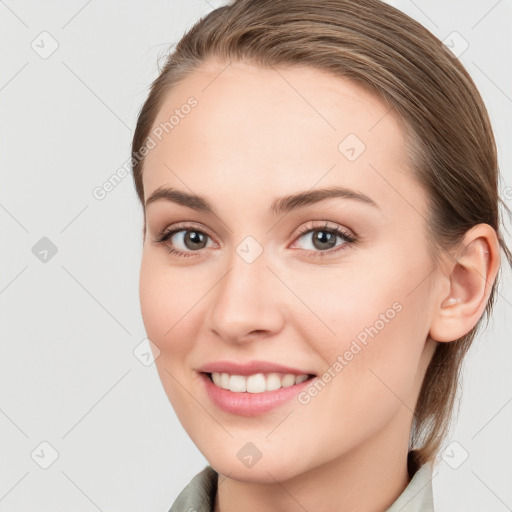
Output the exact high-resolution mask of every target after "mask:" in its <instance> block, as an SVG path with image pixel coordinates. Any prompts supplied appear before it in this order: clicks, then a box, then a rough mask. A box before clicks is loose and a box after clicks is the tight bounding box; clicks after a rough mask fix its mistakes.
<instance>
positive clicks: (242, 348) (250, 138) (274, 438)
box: [140, 62, 499, 512]
mask: <svg viewBox="0 0 512 512" xmlns="http://www.w3.org/2000/svg"><path fill="white" fill-rule="evenodd" d="M190 96H194V97H195V98H197V100H198V105H197V106H196V107H195V108H194V109H193V110H192V111H191V113H190V114H189V115H188V116H186V117H185V118H184V119H181V120H180V123H179V124H178V125H177V126H175V127H174V129H173V130H172V131H170V132H169V134H168V135H167V136H165V137H164V138H163V139H162V141H161V142H159V143H158V144H157V146H156V147H155V148H153V149H152V150H151V151H150V153H149V154H148V155H147V157H146V160H145V164H144V177H143V183H144V191H145V199H147V198H148V197H149V196H150V195H151V194H152V193H153V192H154V191H155V190H156V189H157V188H158V187H161V186H168V187H173V188H176V189H179V190H183V191H186V192H193V193H196V194H199V195H201V196H204V197H206V198H207V199H208V201H209V202H211V203H212V205H213V207H214V209H215V214H212V213H203V212H196V211H194V210H192V209H190V208H187V207H185V206H182V205H178V204H175V203H172V202H169V201H166V200H159V201H155V202H153V203H151V204H150V205H148V206H147V208H146V213H145V215H146V225H145V229H144V233H143V234H144V244H143V256H142V264H141V271H140V302H141V310H142V316H143V320H144V325H145V328H146V332H147V335H148V337H149V339H150V340H151V341H152V342H153V343H154V344H155V346H156V347H158V349H159V351H160V353H159V356H158V357H157V359H156V366H157V369H158V372H159V376H160V378H161V381H162V383H163V386H164V388H165V391H166V393H167V395H168V397H169V400H170V402H171V403H172V406H173V408H174V410H175V411H176V414H177V416H178V418H179V420H180V422H181V424H182V425H183V427H184V429H185V430H186V432H187V433H188V435H189V436H190V438H191V439H192V441H193V442H194V443H195V444H196V445H197V447H198V449H199V450H200V451H201V452H202V453H203V455H204V456H205V458H206V459H207V460H208V462H209V463H210V464H211V465H212V466H213V468H214V469H215V470H216V471H217V472H219V474H220V477H219V487H218V493H217V499H216V506H215V510H216V511H219V510H222V512H231V511H234V510H237V511H239V510H243V511H244V512H252V511H259V512H261V511H274V512H275V511H278V512H279V511H283V512H285V511H287V512H290V511H296V510H297V511H299V510H304V509H306V510H315V511H331V510H352V511H358V512H370V511H378V510H380V511H381V510H384V509H385V508H387V507H389V506H390V505H391V504H392V503H393V502H394V501H395V500H396V498H397V497H398V496H399V495H400V494H401V493H402V492H403V490H404V489H405V487H406V486H407V484H408V481H409V477H408V474H407V468H406V457H407V451H408V438H409V432H410V428H411V421H412V411H413V410H414V406H415V403H416V400H417V396H418V393H419V389H420V385H421V382H422V380H423V376H424V373H425V370H426V368H427V365H428V363H429V361H430V359H431V357H432V355H433V352H434V349H435V347H436V345H437V343H438V342H449V341H452V340H454V339H457V338H458V337H460V336H462V335H463V334H465V333H466V332H468V331H469V330H470V329H471V328H472V327H473V326H474V325H475V324H476V322H477V321H478V319H479V318H480V316H481V315H482V313H483V309H484V307H485V304H486V302H487V298H488V295H489V292H490V285H491V284H492V282H493V280H494V278H495V276H496V272H497V268H498V265H499V256H498V244H497V239H496V235H495V232H494V230H493V229H492V228H491V227H490V226H487V225H485V224H481V225H478V226H475V227H474V228H473V229H472V230H470V231H469V232H468V233H467V236H466V238H465V239H464V241H463V244H462V245H461V247H460V250H459V251H458V253H457V255H456V256H455V257H453V256H452V257H448V256H446V257H445V258H442V259H441V264H439V265H435V264H434V262H433V261H432V258H431V256H430V253H429V250H428V242H427V238H426V220H425V218H426V207H427V197H426V195H425V193H424V191H423V190H422V189H421V188H420V186H419V185H418V184H417V183H416V181H415V180H414V179H413V177H412V175H411V173H410V167H409V164H408V160H407V154H406V152H405V145H404V136H403V134H404V131H403V126H402V125H401V124H400V122H399V120H398V119H397V118H396V117H394V115H393V114H392V113H391V112H389V109H388V107H387V106H385V105H384V104H383V103H382V102H381V101H380V100H379V99H378V98H376V97H374V96H373V95H371V94H370V93H369V92H366V91H365V90H363V89H361V88H360V87H359V86H356V85H354V84H352V83H351V82H349V81H347V80H345V79H342V78H339V77H333V76H330V75H328V74H327V73H324V72H322V71H319V70H314V69H311V68H307V67H289V68H275V69H263V68H259V67H254V66H251V65H249V64H242V63H235V62H232V63H231V64H230V65H229V66H227V67H226V63H218V62H210V63H207V65H204V66H202V67H201V68H200V69H198V70H197V71H196V72H195V73H194V74H192V75H191V76H189V77H188V78H187V79H186V80H185V81H184V82H182V84H181V85H180V86H179V87H177V88H175V89H173V90H172V91H171V92H170V93H169V94H168V96H167V98H166V100H165V103H164V105H163V106H162V108H161V110H160V112H159V114H158V116H157V119H156V121H155V124H154V126H156V125H158V124H159V123H160V122H165V121H166V120H168V119H169V117H170V115H171V114H172V113H173V111H174V110H175V109H176V108H180V106H181V105H183V104H185V103H186V102H187V99H188V98H189V97H190ZM350 133H352V134H356V135H357V137H358V138H359V139H360V140H361V141H363V142H364V144H365V145H366V149H365V150H364V152H363V153H362V154H361V155H360V156H359V157H358V158H357V159H356V160H354V161H350V160H348V159H347V158H346V157H345V156H344V154H342V152H340V151H339V150H338V145H339V144H340V142H341V141H342V140H343V139H344V138H345V137H346V136H347V135H348V134H350ZM329 186H344V187H348V188H350V189H353V190H355V191H357V192H360V193H364V194H366V195H367V196H369V197H371V198H372V199H373V201H375V203H377V205H378V206H377V207H375V206H371V205H368V204H364V203H362V202H358V201H356V200H353V199H347V198H331V199H328V200H325V201H322V202H319V203H316V204H312V205H308V206H305V207H302V208H300V209H297V210H294V211H291V212H289V213H288V214H286V215H283V214H281V215H278V216H276V215H273V214H272V213H270V211H269V207H270V204H271V202H272V201H273V200H274V199H276V198H278V197H281V196H285V195H288V194H293V193H296V192H299V191H307V190H310V189H319V188H323V187H329ZM411 205H414V207H412V206H411ZM326 221H327V222H328V223H329V227H339V228H341V229H344V230H345V231H348V232H349V233H351V234H353V235H355V236H356V238H357V241H356V243H353V244H351V243H347V242H345V241H344V240H343V239H342V238H340V237H337V238H336V242H335V244H334V243H333V246H334V245H336V247H334V248H332V249H329V248H327V249H326V248H323V249H322V247H326V246H322V245H319V244H318V243H316V244H315V241H314V239H313V237H312V235H313V234H315V233H317V232H315V231H309V233H305V234H302V235H300V237H299V231H298V230H299V229H300V228H301V227H304V226H310V229H312V230H313V229H316V230H318V231H321V232H322V233H323V231H322V230H323V227H324V225H325V222H326ZM178 222H194V223H195V224H196V225H195V227H193V228H191V230H192V231H194V229H200V230H201V229H202V232H203V233H205V234H206V235H208V236H206V242H205V243H204V244H203V246H202V247H204V248H199V249H197V248H196V247H197V246H195V245H191V244H190V242H189V243H188V244H187V241H186V240H184V237H183V235H184V234H186V232H185V233H184V232H183V231H181V232H180V233H177V234H175V235H174V237H173V238H172V240H168V241H167V244H168V245H171V244H172V243H174V246H175V248H177V249H180V250H182V251H188V253H193V254H192V255H191V256H190V257H179V256H175V255H172V254H169V252H168V250H167V249H166V247H165V246H163V245H161V244H157V243H155V242H154V241H153V237H155V236H156V235H157V234H158V233H159V232H160V231H162V230H165V229H166V228H171V227H172V226H173V225H175V224H176V223H178ZM182 229H183V228H182ZM317 234H321V233H317ZM249 235H250V236H252V237H253V238H254V239H255V240H256V241H257V242H258V244H259V245H260V246H261V248H262V250H263V252H262V254H261V255H260V256H259V257H258V258H256V260H255V261H254V262H252V263H247V262H246V261H245V260H244V259H243V258H241V257H240V256H239V255H238V254H237V251H236V249H237V246H238V245H239V244H240V243H241V242H242V240H244V238H245V237H246V236H249ZM196 243H197V242H196ZM341 246H344V249H343V250H341V251H339V252H337V253H334V252H333V251H335V250H336V248H339V247H341ZM200 247H201V246H200ZM327 247H331V246H327ZM315 250H317V251H322V250H323V251H324V252H325V255H324V257H323V258H320V257H319V256H313V257H311V258H308V257H307V254H308V253H309V254H312V253H313V251H315ZM194 251H195V252H194ZM486 252H487V253H488V254H486ZM328 253H330V255H329V254H328ZM455 258H457V259H455ZM397 302H398V303H399V304H400V305H401V311H400V312H399V313H397V314H396V316H395V318H394V319H392V320H390V321H389V322H388V323H386V324H385V327H384V328H382V329H381V330H380V331H379V332H378V334H377V335H376V336H375V337H373V338H370V339H369V341H368V343H367V345H366V346H364V347H363V348H362V350H361V351H360V352H358V354H357V355H356V356H354V357H353V359H352V360H351V361H349V362H348V364H346V365H345V366H344V367H343V369H342V371H340V372H339V373H337V374H336V377H335V378H333V379H332V380H331V381H330V382H329V383H328V384H327V385H326V386H325V387H324V388H323V389H322V390H321V392H320V393H318V395H317V396H316V397H314V399H312V400H311V401H310V402H309V403H308V404H306V405H303V404H300V403H299V402H298V401H297V400H292V401H290V402H288V403H286V404H284V405H282V406H280V407H278V408H277V409H274V410H273V411H271V412H268V413H266V414H263V415H261V416H255V417H243V416H239V415H235V414H229V413H226V412H224V411H222V410H220V409H218V408H217V407H216V406H215V405H214V404H213V403H212V402H211V401H210V400H209V398H208V396H207V394H206V392H205V390H204V389H203V383H202V382H201V381H200V380H199V378H198V373H197V372H196V369H197V368H198V367H199V366H201V365H203V364H205V363H207V362H212V361H217V360H220V359H227V360H232V361H240V362H246V361H250V360H253V359H259V360H268V361H274V362H280V363H282V364H286V365H289V366H293V367H296V368H299V369H303V370H305V372H306V373H314V374H316V375H319V376H320V375H322V374H323V373H324V372H325V371H326V370H327V369H328V368H329V367H332V365H333V363H334V362H335V361H336V359H337V356H338V355H340V354H341V355H343V354H344V352H345V351H346V350H347V349H349V347H350V344H351V342H352V341H353V340H354V339H355V338H356V337H357V335H358V334H359V333H361V331H363V330H364V329H365V327H368V326H371V325H374V324H375V322H376V320H378V319H379V318H380V316H379V315H381V314H385V313H386V311H387V310H389V309H390V308H392V305H393V304H394V303H397ZM247 442H251V443H253V444H254V445H255V446H256V447H257V448H258V450H259V451H260V452H261V454H262V456H261V459H260V460H259V461H258V462H257V463H256V464H254V465H253V466H252V467H246V466H245V465H244V464H243V463H242V462H241V461H240V460H239V459H238V457H237V452H238V451H239V450H240V449H241V448H242V447H243V446H244V445H245V444H246V443H247ZM383 468H385V471H383Z"/></svg>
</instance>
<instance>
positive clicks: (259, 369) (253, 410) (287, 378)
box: [198, 361, 315, 416]
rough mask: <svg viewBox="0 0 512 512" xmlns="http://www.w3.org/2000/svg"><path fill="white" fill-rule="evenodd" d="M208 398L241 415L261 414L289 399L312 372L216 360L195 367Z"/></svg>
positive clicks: (265, 364)
mask: <svg viewBox="0 0 512 512" xmlns="http://www.w3.org/2000/svg"><path fill="white" fill-rule="evenodd" d="M198 371H199V372H200V373H201V377H202V381H203V382H204V385H205V387H206V392H207V394H208V396H209V397H210V399H211V400H212V401H213V403H215V404H216V405H217V406H218V407H219V408H221V409H222V410H224V411H226V412H229V413H232V414H237V415H241V416H253V415H257V414H262V413H265V412H267V411H269V410H271V409H273V408H274V407H277V406H279V405H281V404H283V403H284V402H287V401H288V400H290V399H292V398H293V397H294V396H295V395H296V394H297V393H298V392H299V391H300V389H302V388H303V387H304V386H306V385H307V384H308V382H307V381H309V380H310V379H311V378H313V377H315V374H313V373H308V372H304V371H302V370H298V369H296V368H291V367H287V366H283V365H277V364H274V363H270V362H266V361H251V362H250V363H247V364H238V363H234V362H230V361H217V362H215V363H210V364H207V365H204V366H202V367H200V368H199V369H198Z"/></svg>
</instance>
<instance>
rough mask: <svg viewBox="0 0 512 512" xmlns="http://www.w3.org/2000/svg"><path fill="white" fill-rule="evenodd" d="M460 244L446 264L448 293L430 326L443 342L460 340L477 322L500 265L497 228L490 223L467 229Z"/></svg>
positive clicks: (443, 297) (440, 301) (442, 298)
mask: <svg viewBox="0 0 512 512" xmlns="http://www.w3.org/2000/svg"><path fill="white" fill-rule="evenodd" d="M461 247H462V253H461V254H460V256H458V257H456V258H453V260H452V261H449V262H448V264H447V269H448V271H447V274H446V276H445V277H446V279H447V280H449V293H448V294H446V292H444V295H442V296H441V295H440V296H439V306H437V307H436V309H435V311H434V317H433V319H432V324H431V326H430V332H429V334H430V337H431V338H432V339H434V340H436V341H440V342H449V341H454V340H457V339H459V338H461V337H462V336H464V335H465V334H467V333H468V332H469V331H471V329H473V327H474V326H475V325H476V324H477V323H478V320H479V319H480V317H481V316H482V314H483V313H484V310H485V306H486V304H487V301H488V299H489V295H490V293H491V289H492V285H493V283H494V281H495V279H496V275H497V273H498V269H499V265H500V254H499V243H498V238H497V235H496V231H495V230H494V229H493V228H492V227H491V226H489V225H488V224H478V225H476V226H474V227H473V228H471V229H470V230H468V231H467V233H466V235H465V236H464V239H463V240H462V242H461Z"/></svg>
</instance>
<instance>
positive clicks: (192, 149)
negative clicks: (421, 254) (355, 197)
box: [143, 62, 417, 199]
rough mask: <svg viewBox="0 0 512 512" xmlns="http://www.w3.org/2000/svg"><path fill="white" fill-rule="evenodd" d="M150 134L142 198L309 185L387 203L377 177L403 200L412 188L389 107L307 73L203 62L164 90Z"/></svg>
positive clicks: (338, 81)
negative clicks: (175, 191) (171, 191)
mask: <svg viewBox="0 0 512 512" xmlns="http://www.w3.org/2000/svg"><path fill="white" fill-rule="evenodd" d="M191 98H192V100H191ZM190 105H194V106H192V107H191V106H190ZM156 131H158V133H159V137H156V136H154V135H153V138H154V139H155V143H156V145H155V147H154V148H153V149H151V151H150V152H149V154H148V155H147V156H146V158H145V164H144V176H143V180H144V190H145V199H147V198H148V196H149V195H150V194H151V192H152V191H154V190H155V189H156V188H158V187H159V186H162V185H164V184H168V185H169V186H179V187H180V188H181V189H184V188H186V187H187V186H188V187H189V188H191V189H192V190H194V191H198V190H200V191H201V193H203V192H204V193H205V195H208V188H210V190H215V189H216V188H217V187H221V185H222V186H224V187H225V186H226V184H229V187H230V190H231V191H234V190H237V189H239V190H240V191H244V193H245V194H246V195H247V194H248V193H250V192H251V191H252V192H253V193H254V194H259V195H262V194H263V195H267V196H268V195H269V194H270V195H281V193H282V194H285V193H289V192H290V189H291V188H293V189H301V190H302V189H310V188H312V187H313V186H314V185H315V183H319V184H321V185H322V186H331V185H343V186H351V187H355V188H358V189H360V190H361V188H365V189H366V190H365V192H367V193H368V194H371V193H373V194H376V195H377V196H380V197H383V196H391V195H392V194H396V190H395V191H392V187H389V186H387V187H383V184H384V183H385V181H386V177H387V178H389V179H391V181H395V182H397V183H396V187H398V189H400V188H402V189H403V190H402V192H403V193H406V190H405V189H406V188H407V187H410V186H412V185H413V183H412V182H411V180H410V172H409V170H408V165H407V162H408V159H407V155H406V148H405V144H404V130H403V125H402V123H401V122H400V121H399V119H398V118H397V117H396V116H395V115H394V114H393V111H392V110H391V109H390V107H389V106H388V105H386V104H385V103H384V102H382V101H381V100H380V99H379V98H378V97H376V96H375V95H373V94H371V93H370V92H369V91H367V90H366V89H363V88H362V87H360V86H357V85H355V84H354V83H352V82H351V81H349V80H347V79H344V78H340V77H337V76H333V75H330V74H328V73H326V72H324V71H321V70H318V69H314V68H311V67H299V66H291V67H286V68H285V67H273V68H262V67H257V66H253V65H250V64H247V63H240V62H232V63H229V64H226V63H224V64H220V63H217V64H213V63H208V64H207V65H205V66H203V67H202V68H200V69H198V70H197V71H196V72H194V73H193V74H192V75H190V76H189V77H187V78H186V79H185V80H184V81H183V82H182V83H181V84H179V85H178V86H177V87H175V88H174V89H173V90H172V91H170V93H169V94H168V95H167V97H166V99H165V101H164V103H163V105H162V107H161V109H160V111H159V112H158V115H157V118H156V119H155V121H154V123H153V130H152V133H155V132H156ZM159 138H160V139H161V140H158V139H159ZM391 174H394V175H395V176H394V177H393V176H391ZM379 175H380V176H381V177H380V178H379ZM402 178H403V179H402ZM408 178H409V183H404V179H405V180H407V179H408ZM180 181H181V183H180ZM388 181H389V180H388ZM320 182H321V183H320ZM398 182H400V183H398ZM396 187H395V188H396ZM274 192H275V194H274ZM416 193H417V191H416ZM395 199H396V197H395Z"/></svg>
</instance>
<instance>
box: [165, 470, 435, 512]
mask: <svg viewBox="0 0 512 512" xmlns="http://www.w3.org/2000/svg"><path fill="white" fill-rule="evenodd" d="M217 481H218V473H217V472H216V471H215V470H214V469H213V468H212V467H211V466H210V465H208V466H206V467H205V468H204V469H203V470H202V471H201V472H199V473H198V474H197V475H196V476H194V478H192V480H191V481H190V483H189V484H188V485H187V486H186V487H185V489H183V490H182V491H181V493H180V494H179V495H178V497H177V498H176V501H175V502H174V503H173V505H172V507H171V508H170V510H169V512H213V510H214V506H215V495H216V493H217ZM385 512H434V502H433V495H432V464H431V463H430V462H428V463H426V464H423V466H421V467H420V468H418V469H417V470H416V471H415V472H414V475H413V477H412V478H411V480H410V482H409V485H408V486H407V487H406V488H405V489H404V491H403V492H402V494H400V496H399V497H398V498H397V499H396V501H395V502H394V503H393V505H391V507H389V508H388V509H387V510H386V511H385Z"/></svg>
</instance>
